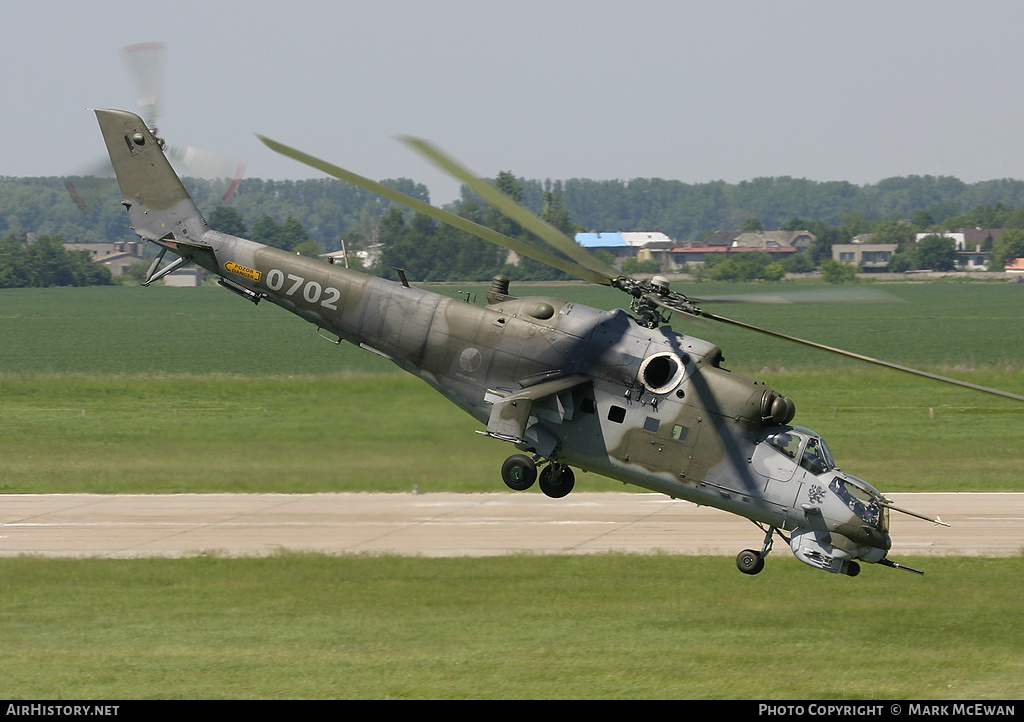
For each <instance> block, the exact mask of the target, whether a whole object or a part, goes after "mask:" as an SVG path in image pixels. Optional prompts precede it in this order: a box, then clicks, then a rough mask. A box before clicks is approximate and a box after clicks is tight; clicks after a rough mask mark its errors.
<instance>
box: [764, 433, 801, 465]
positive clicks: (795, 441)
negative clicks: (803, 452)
mask: <svg viewBox="0 0 1024 722" xmlns="http://www.w3.org/2000/svg"><path fill="white" fill-rule="evenodd" d="M800 441H801V439H800V437H799V436H797V435H796V434H791V433H789V432H788V431H780V432H779V433H777V434H773V435H771V436H769V437H768V443H769V444H771V445H772V446H774V447H775V448H776V449H777V450H778V451H780V452H782V453H783V454H785V455H786V456H788V457H789V458H790V459H796V455H797V452H799V451H800Z"/></svg>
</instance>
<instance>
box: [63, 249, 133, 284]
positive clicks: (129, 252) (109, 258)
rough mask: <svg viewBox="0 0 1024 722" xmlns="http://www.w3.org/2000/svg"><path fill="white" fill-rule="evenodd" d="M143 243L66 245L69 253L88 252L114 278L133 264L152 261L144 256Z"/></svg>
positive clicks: (121, 274)
mask: <svg viewBox="0 0 1024 722" xmlns="http://www.w3.org/2000/svg"><path fill="white" fill-rule="evenodd" d="M144 245H145V244H144V243H143V242H142V241H118V242H116V243H65V244H64V248H66V249H67V250H69V251H88V252H89V255H90V256H91V257H92V260H94V261H96V262H97V263H102V264H103V265H104V266H106V267H107V268H108V269H110V273H111V275H113V276H123V275H124V274H125V273H127V271H128V269H129V268H130V267H131V266H132V264H135V263H139V262H146V263H148V262H149V261H150V260H151V259H148V258H145V257H144V256H143V255H142V247H143V246H144Z"/></svg>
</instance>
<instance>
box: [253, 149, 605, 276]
mask: <svg viewBox="0 0 1024 722" xmlns="http://www.w3.org/2000/svg"><path fill="white" fill-rule="evenodd" d="M256 137H257V138H259V139H260V140H261V141H262V142H263V144H264V145H266V146H267V147H268V148H270V149H271V150H273V151H275V152H277V153H280V154H281V155H286V156H288V157H289V158H293V159H295V160H297V161H299V162H300V163H305V164H306V165H309V166H312V167H313V168H317V169H319V170H322V171H323V172H324V173H327V174H328V175H331V176H334V177H335V178H337V179H339V180H343V181H345V182H347V183H351V184H352V185H356V186H359V187H360V188H365V189H366V190H368V191H371V192H373V193H376V194H377V195H380V196H383V197H384V198H387V199H388V200H392V201H395V202H396V203H401V204H402V205H404V206H408V207H409V208H412V209H413V210H414V211H418V212H419V213H422V214H423V215H426V216H430V217H431V218H434V219H436V220H439V221H441V222H442V223H447V224H448V225H450V226H454V227H455V228H458V229H459V230H463V231H466V232H467V233H472V234H473V235H474V236H477V237H479V238H483V239H484V240H485V241H490V242H491V243H496V244H497V245H499V246H504V247H505V248H508V249H509V250H511V251H515V252H516V253H518V254H519V255H521V256H526V257H527V258H532V259H533V260H535V261H539V262H540V263H546V264H547V265H549V266H551V267H553V268H557V269H558V270H559V271H563V272H565V273H568V274H570V275H573V276H576V277H577V278H581V279H583V280H584V281H590V282H591V283H597V284H600V285H602V286H610V285H611V279H610V278H609V277H608V276H606V275H604V274H601V273H598V272H596V271H594V270H591V269H589V268H584V267H582V266H580V265H578V264H576V263H573V262H572V261H569V260H566V259H565V258H561V257H559V256H556V255H554V254H553V253H548V252H547V251H543V250H541V249H539V248H537V247H536V246H531V245H530V244H529V243H523V242H522V241H517V240H516V239H515V238H510V237H508V236H506V235H504V234H502V233H498V232H497V231H495V230H492V229H490V228H487V227H486V226H481V225H480V224H479V223H474V222H473V221H470V220H467V219H465V218H463V217H462V216H457V215H455V214H454V213H449V212H448V211H445V210H442V209H440V208H436V207H435V206H432V205H430V204H429V203H424V202H423V201H421V200H419V199H418V198H413V197H412V196H407V195H405V194H404V193H401V192H399V191H396V190H394V189H393V188H388V187H387V186H385V185H381V184H380V183H377V182H375V181H372V180H370V179H369V178H364V177H363V176H361V175H356V174H355V173H352V172H351V171H347V170H345V169H344V168H339V167H338V166H336V165H332V164H330V163H328V162H327V161H324V160H320V159H319V158H314V157H313V156H311V155H309V154H307V153H303V152H302V151H300V150H296V149H294V148H290V147H288V146H286V145H283V144H282V143H278V142H277V141H274V140H271V139H270V138H266V137H264V136H262V135H258V134H257V136H256Z"/></svg>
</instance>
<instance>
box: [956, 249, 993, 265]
mask: <svg viewBox="0 0 1024 722" xmlns="http://www.w3.org/2000/svg"><path fill="white" fill-rule="evenodd" d="M988 257H989V254H988V253H987V252H985V251H983V250H981V244H978V245H976V246H975V248H974V250H973V251H968V250H958V251H957V252H956V267H957V269H958V270H961V271H987V270H988Z"/></svg>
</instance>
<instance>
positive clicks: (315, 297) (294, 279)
mask: <svg viewBox="0 0 1024 722" xmlns="http://www.w3.org/2000/svg"><path fill="white" fill-rule="evenodd" d="M285 286H287V288H285ZM267 288H269V289H270V290H271V291H280V290H281V289H284V295H285V296H294V295H295V294H296V293H299V292H300V289H301V295H302V300H303V301H305V302H306V303H313V304H315V303H319V304H320V305H321V306H323V307H324V308H329V309H331V310H332V311H337V310H338V299H339V298H341V291H339V290H338V289H336V288H334V287H333V286H328V287H327V288H324V287H323V286H321V285H320V284H319V283H317V282H316V281H307V280H306V279H305V278H303V277H302V276H296V275H295V274H294V273H288V274H286V273H285V272H284V271H282V270H280V269H277V268H272V269H270V271H268V272H267Z"/></svg>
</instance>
